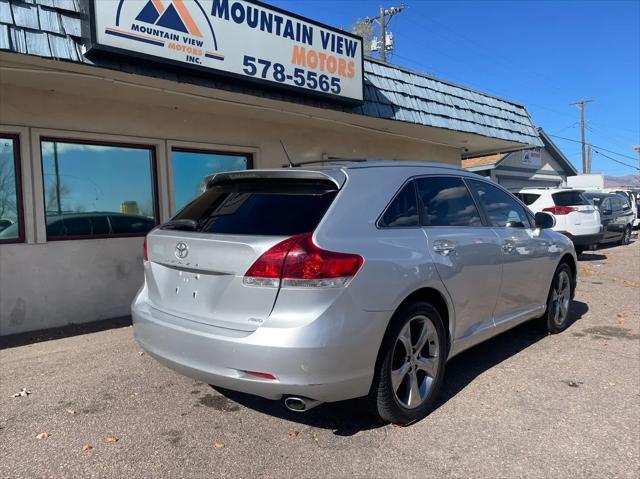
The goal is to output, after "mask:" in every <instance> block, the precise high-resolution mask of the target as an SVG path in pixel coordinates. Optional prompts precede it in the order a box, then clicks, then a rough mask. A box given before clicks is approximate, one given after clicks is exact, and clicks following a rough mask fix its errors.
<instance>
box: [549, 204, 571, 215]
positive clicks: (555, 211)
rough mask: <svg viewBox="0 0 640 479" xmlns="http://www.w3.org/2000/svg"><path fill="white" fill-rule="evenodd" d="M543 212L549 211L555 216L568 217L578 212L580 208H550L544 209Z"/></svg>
mask: <svg viewBox="0 0 640 479" xmlns="http://www.w3.org/2000/svg"><path fill="white" fill-rule="evenodd" d="M542 211H548V212H549V213H551V214H553V215H568V214H569V213H571V212H573V211H578V208H574V207H573V206H550V207H549V208H544V209H543V210H542Z"/></svg>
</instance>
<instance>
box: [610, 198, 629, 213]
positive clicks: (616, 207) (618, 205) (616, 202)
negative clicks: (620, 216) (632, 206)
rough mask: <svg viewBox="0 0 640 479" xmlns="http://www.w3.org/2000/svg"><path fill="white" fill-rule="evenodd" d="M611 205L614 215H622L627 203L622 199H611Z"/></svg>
mask: <svg viewBox="0 0 640 479" xmlns="http://www.w3.org/2000/svg"><path fill="white" fill-rule="evenodd" d="M611 201H612V203H613V211H615V212H616V213H622V210H623V209H624V207H625V206H626V205H627V202H626V201H625V200H624V199H623V198H611Z"/></svg>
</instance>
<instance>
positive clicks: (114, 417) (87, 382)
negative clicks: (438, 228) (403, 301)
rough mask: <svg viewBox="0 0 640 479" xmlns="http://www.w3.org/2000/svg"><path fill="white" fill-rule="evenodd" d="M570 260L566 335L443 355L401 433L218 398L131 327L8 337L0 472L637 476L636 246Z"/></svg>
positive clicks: (348, 406) (532, 332) (0, 370)
mask: <svg viewBox="0 0 640 479" xmlns="http://www.w3.org/2000/svg"><path fill="white" fill-rule="evenodd" d="M579 269H580V277H579V286H578V292H577V296H576V300H575V302H574V304H573V309H572V314H573V317H574V319H575V322H574V323H573V324H572V326H571V327H570V328H569V329H568V330H567V331H565V332H564V333H562V334H559V335H554V336H546V335H543V334H541V333H539V332H538V331H537V330H536V329H535V328H533V327H532V325H530V324H525V325H522V326H520V327H518V328H516V329H514V330H512V331H509V332H507V333H505V334H503V335H501V336H499V337H497V338H494V339H492V340H491V341H489V342H487V343H485V344H483V345H480V346H478V347H476V348H474V349H472V350H469V351H467V352H465V353H463V354H461V355H460V356H458V357H456V358H454V359H453V360H452V361H451V362H450V363H449V365H448V367H447V374H446V378H445V389H444V393H443V395H442V398H441V400H440V402H439V404H438V406H437V408H436V409H435V411H434V412H433V413H432V414H431V415H430V416H428V417H427V418H426V419H424V420H423V421H421V422H419V423H417V424H414V425H412V426H410V427H406V428H398V427H394V426H391V425H386V424H380V423H379V422H377V421H375V420H373V419H372V418H371V417H370V416H368V415H366V414H365V413H363V412H362V407H361V406H362V404H361V403H360V402H359V401H349V402H344V403H338V404H329V405H323V406H320V407H318V408H316V409H314V410H312V411H309V412H308V413H305V414H294V413H290V412H288V411H286V410H285V409H284V408H283V406H282V405H281V404H280V403H275V402H270V401H267V400H262V399H258V398H254V397H249V396H246V395H241V394H233V393H230V392H226V391H223V392H222V393H224V394H222V393H221V392H219V391H216V390H214V389H213V388H211V387H210V386H208V385H206V384H202V383H200V382H196V381H194V380H192V379H188V378H185V377H182V376H180V375H178V374H176V373H174V372H173V371H170V370H168V369H166V368H164V367H162V366H161V365H159V364H158V363H157V362H156V361H154V360H153V359H152V358H150V357H149V356H148V355H146V354H141V353H140V348H139V347H138V346H137V345H136V343H135V342H134V341H133V338H132V330H131V328H130V327H120V328H116V329H110V330H105V331H100V332H96V333H92V334H84V335H78V336H74V337H67V338H63V339H56V340H51V341H45V342H39V343H34V344H29V345H24V346H16V347H7V348H6V349H4V350H2V351H0V477H7V478H9V477H11V478H13V477H16V478H17V477H20V478H23V477H204V476H205V475H207V476H214V477H252V476H258V477H296V478H300V477H346V476H350V477H427V476H430V477H474V478H477V477H487V478H489V477H490V478H495V477H504V478H515V477H553V478H575V477H589V478H594V477H603V478H604V477H607V478H609V477H630V478H638V477H640V242H638V241H636V242H635V243H633V244H632V245H630V246H626V247H613V248H608V249H602V250H599V251H597V252H593V253H585V254H584V255H582V257H581V261H580V265H579ZM21 388H27V390H28V391H30V393H31V394H29V395H27V396H21V397H16V398H13V397H11V396H12V395H13V394H14V393H17V392H19V391H20V390H21ZM42 433H46V435H48V437H44V438H43V437H42V435H41V434H42ZM38 435H40V437H41V438H40V439H38Z"/></svg>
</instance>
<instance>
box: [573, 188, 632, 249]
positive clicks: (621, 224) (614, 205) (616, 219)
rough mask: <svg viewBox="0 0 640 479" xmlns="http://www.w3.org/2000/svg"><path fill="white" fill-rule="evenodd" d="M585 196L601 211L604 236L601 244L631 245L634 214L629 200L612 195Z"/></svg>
mask: <svg viewBox="0 0 640 479" xmlns="http://www.w3.org/2000/svg"><path fill="white" fill-rule="evenodd" d="M584 196H585V197H586V198H587V199H588V200H589V201H590V202H591V203H592V204H593V205H594V206H596V207H598V209H599V210H600V220H601V221H602V227H603V229H604V236H603V238H602V240H601V241H600V243H612V242H614V241H615V242H617V243H618V244H621V245H623V244H629V243H630V242H631V230H632V228H633V220H634V214H633V210H632V209H631V205H629V202H628V201H627V198H625V197H624V196H621V195H617V194H612V193H599V192H597V193H584Z"/></svg>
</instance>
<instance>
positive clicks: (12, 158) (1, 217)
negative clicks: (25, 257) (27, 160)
mask: <svg viewBox="0 0 640 479" xmlns="http://www.w3.org/2000/svg"><path fill="white" fill-rule="evenodd" d="M18 151H19V147H18V137H17V136H8V135H0V243H17V242H20V241H24V224H23V215H22V195H21V184H20V166H19V164H18Z"/></svg>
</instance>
